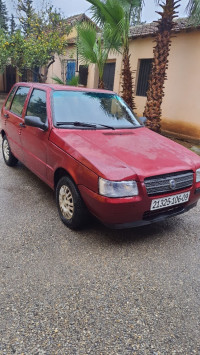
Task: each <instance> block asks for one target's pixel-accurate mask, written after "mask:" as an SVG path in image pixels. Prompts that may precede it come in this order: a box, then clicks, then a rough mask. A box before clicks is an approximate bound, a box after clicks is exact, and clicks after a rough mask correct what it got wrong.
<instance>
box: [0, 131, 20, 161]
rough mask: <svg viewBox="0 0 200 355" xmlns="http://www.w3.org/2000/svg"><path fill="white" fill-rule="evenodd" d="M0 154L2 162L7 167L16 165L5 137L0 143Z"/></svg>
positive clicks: (15, 159)
mask: <svg viewBox="0 0 200 355" xmlns="http://www.w3.org/2000/svg"><path fill="white" fill-rule="evenodd" d="M2 153H3V158H4V161H5V163H6V164H7V165H8V166H15V165H16V164H17V162H18V160H17V158H15V156H14V155H13V154H12V152H11V149H10V146H9V143H8V139H7V137H6V136H4V137H3V141H2Z"/></svg>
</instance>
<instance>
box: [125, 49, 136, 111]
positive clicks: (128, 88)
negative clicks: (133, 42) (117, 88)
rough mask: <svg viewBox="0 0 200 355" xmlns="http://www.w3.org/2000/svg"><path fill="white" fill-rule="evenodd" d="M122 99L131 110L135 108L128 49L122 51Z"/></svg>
mask: <svg viewBox="0 0 200 355" xmlns="http://www.w3.org/2000/svg"><path fill="white" fill-rule="evenodd" d="M122 98H123V99H124V101H125V102H126V103H127V104H128V105H129V106H130V108H131V109H132V110H134V109H135V108H136V106H135V103H134V98H133V73H132V71H131V65H130V54H129V48H126V49H124V53H123V69H122Z"/></svg>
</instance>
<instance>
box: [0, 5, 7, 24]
mask: <svg viewBox="0 0 200 355" xmlns="http://www.w3.org/2000/svg"><path fill="white" fill-rule="evenodd" d="M0 28H3V29H4V30H5V31H7V30H8V12H7V9H6V5H5V3H4V2H3V1H2V0H0Z"/></svg>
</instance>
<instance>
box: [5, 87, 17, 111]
mask: <svg viewBox="0 0 200 355" xmlns="http://www.w3.org/2000/svg"><path fill="white" fill-rule="evenodd" d="M15 90H16V87H14V88H13V89H12V91H11V93H10V95H9V96H8V99H7V101H6V104H5V108H6V110H9V108H10V104H11V101H12V99H13V96H14V93H15Z"/></svg>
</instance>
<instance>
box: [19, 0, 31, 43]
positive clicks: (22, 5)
mask: <svg viewBox="0 0 200 355" xmlns="http://www.w3.org/2000/svg"><path fill="white" fill-rule="evenodd" d="M17 13H18V16H19V22H20V25H21V28H22V31H23V33H24V34H25V35H26V36H28V35H29V34H30V32H31V23H32V22H33V18H34V15H35V11H34V8H33V0H18V3H17Z"/></svg>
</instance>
